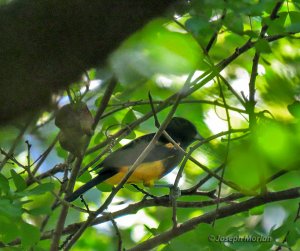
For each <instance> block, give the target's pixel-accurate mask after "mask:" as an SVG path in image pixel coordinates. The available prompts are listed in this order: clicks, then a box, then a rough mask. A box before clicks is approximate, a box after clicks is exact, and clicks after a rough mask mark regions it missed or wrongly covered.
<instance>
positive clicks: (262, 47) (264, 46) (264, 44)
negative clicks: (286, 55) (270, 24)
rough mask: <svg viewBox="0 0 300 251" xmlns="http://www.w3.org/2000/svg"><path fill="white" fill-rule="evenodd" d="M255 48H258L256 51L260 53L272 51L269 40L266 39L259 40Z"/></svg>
mask: <svg viewBox="0 0 300 251" xmlns="http://www.w3.org/2000/svg"><path fill="white" fill-rule="evenodd" d="M255 48H256V51H257V52H260V53H271V52H272V50H271V47H270V45H269V43H268V41H267V40H265V39H260V40H258V41H257V42H256V44H255Z"/></svg>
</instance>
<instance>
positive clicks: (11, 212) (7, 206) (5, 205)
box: [0, 199, 23, 218]
mask: <svg viewBox="0 0 300 251" xmlns="http://www.w3.org/2000/svg"><path fill="white" fill-rule="evenodd" d="M0 212H1V214H4V215H7V216H9V217H13V218H15V217H19V216H21V215H22V213H23V210H22V208H21V207H20V206H18V205H15V204H12V203H11V201H10V200H7V199H0Z"/></svg>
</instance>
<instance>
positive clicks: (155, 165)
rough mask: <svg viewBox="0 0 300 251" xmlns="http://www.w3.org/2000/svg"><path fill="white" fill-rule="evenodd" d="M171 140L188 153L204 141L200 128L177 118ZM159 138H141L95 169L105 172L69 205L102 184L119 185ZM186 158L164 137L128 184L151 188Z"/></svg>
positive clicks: (169, 129)
mask: <svg viewBox="0 0 300 251" xmlns="http://www.w3.org/2000/svg"><path fill="white" fill-rule="evenodd" d="M166 132H167V133H168V134H169V135H170V136H171V138H172V139H173V140H174V141H175V142H176V143H177V144H179V145H180V147H181V148H183V149H186V148H187V147H188V146H189V145H190V144H191V143H192V142H193V141H195V140H197V139H202V137H201V136H200V135H199V134H198V132H197V129H196V127H195V126H194V125H193V124H192V123H191V122H190V121H188V120H186V119H184V118H180V117H174V118H173V119H172V120H171V121H170V123H169V125H168V126H167V128H166ZM154 135H155V134H154V133H150V134H146V135H144V136H141V137H139V138H137V139H135V140H133V141H132V142H130V143H129V144H127V145H125V146H123V147H122V148H120V149H118V150H117V151H115V152H113V153H111V154H110V155H109V156H108V157H107V158H105V159H104V160H103V161H102V162H101V163H100V164H99V165H98V166H96V168H95V169H98V168H102V169H101V170H100V171H99V173H98V175H97V176H96V177H95V178H93V179H91V180H90V181H89V182H87V183H86V184H84V185H83V186H82V187H80V188H79V189H77V190H76V191H75V192H73V193H72V194H71V195H70V196H69V197H67V198H66V200H67V201H69V202H71V201H74V200H75V199H76V198H78V197H79V196H80V195H81V194H83V193H84V192H86V191H87V190H89V189H91V188H92V187H94V186H96V185H98V184H99V183H101V182H104V181H105V182H106V183H108V184H112V185H115V184H118V183H119V182H120V181H121V180H122V178H123V177H124V176H125V175H126V173H127V172H128V169H129V168H130V166H132V165H133V164H134V162H135V161H136V160H137V158H138V157H139V156H140V155H141V153H142V152H143V150H144V149H145V148H146V147H147V145H148V144H149V142H150V141H151V139H152V138H153V136H154ZM183 157H184V155H183V153H182V152H181V151H179V150H178V149H176V148H175V147H174V146H173V144H172V143H171V142H170V141H169V140H168V139H167V138H166V137H165V136H164V135H162V136H160V138H159V139H158V141H157V142H156V144H155V146H154V148H153V149H152V150H151V151H150V153H149V154H148V155H147V157H146V158H145V159H144V160H143V162H142V163H141V164H140V165H139V166H138V167H137V168H136V169H135V171H134V172H133V174H132V175H131V176H130V177H129V179H128V180H127V183H143V184H144V185H146V186H147V185H148V186H149V185H151V184H153V183H154V181H156V180H158V179H160V178H161V177H163V176H164V175H166V174H168V173H169V172H170V171H172V170H173V169H174V168H175V167H176V166H177V165H178V164H179V163H180V162H181V160H182V159H183Z"/></svg>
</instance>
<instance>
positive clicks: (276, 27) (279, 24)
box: [263, 12, 288, 35]
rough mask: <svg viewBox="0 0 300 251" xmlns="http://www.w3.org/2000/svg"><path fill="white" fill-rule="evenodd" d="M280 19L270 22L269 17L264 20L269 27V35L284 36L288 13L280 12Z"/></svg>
mask: <svg viewBox="0 0 300 251" xmlns="http://www.w3.org/2000/svg"><path fill="white" fill-rule="evenodd" d="M277 16H278V17H277V18H276V19H274V20H270V18H269V17H266V18H264V19H263V23H264V24H267V25H268V34H269V35H275V34H278V33H279V34H282V33H283V32H284V31H285V26H284V25H285V21H286V18H287V16H288V12H280V13H278V15H277Z"/></svg>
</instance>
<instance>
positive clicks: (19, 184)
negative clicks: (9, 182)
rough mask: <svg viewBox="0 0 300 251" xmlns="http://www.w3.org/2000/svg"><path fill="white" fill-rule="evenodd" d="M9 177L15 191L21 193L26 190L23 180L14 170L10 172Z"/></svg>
mask: <svg viewBox="0 0 300 251" xmlns="http://www.w3.org/2000/svg"><path fill="white" fill-rule="evenodd" d="M10 173H11V177H12V178H13V181H14V184H15V186H16V188H17V191H18V192H19V191H23V190H25V189H26V187H27V185H26V181H25V180H24V179H23V177H22V176H21V175H20V174H18V173H17V172H16V171H15V170H14V169H11V170H10Z"/></svg>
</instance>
